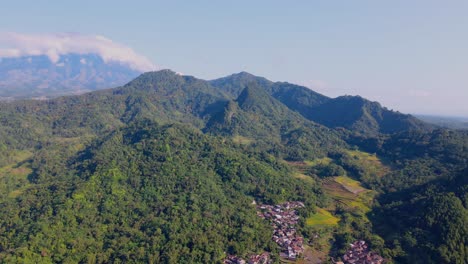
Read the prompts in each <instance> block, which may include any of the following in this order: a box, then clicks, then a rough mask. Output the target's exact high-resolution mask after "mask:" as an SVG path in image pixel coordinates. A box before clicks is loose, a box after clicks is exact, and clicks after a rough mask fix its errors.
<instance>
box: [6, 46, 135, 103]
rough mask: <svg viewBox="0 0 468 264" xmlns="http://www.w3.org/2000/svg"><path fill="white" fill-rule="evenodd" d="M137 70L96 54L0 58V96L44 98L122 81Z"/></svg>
mask: <svg viewBox="0 0 468 264" xmlns="http://www.w3.org/2000/svg"><path fill="white" fill-rule="evenodd" d="M139 74H141V72H139V71H137V70H134V69H132V68H130V67H129V66H127V65H125V64H123V63H119V62H115V61H107V62H106V61H104V60H103V58H102V57H100V56H99V55H97V54H84V55H81V54H73V53H70V54H66V55H61V56H60V58H59V60H58V61H57V62H55V63H54V62H52V61H51V60H50V59H49V57H47V56H46V55H39V56H24V57H18V58H1V59H0V100H1V99H3V100H12V99H28V98H36V99H44V98H51V97H57V96H61V95H70V94H81V93H84V92H89V91H94V90H97V89H103V88H109V87H116V86H120V85H123V84H125V83H127V82H129V81H130V80H132V79H134V78H135V77H137V76H138V75H139Z"/></svg>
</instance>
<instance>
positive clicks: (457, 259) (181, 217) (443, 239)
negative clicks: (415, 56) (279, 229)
mask: <svg viewBox="0 0 468 264" xmlns="http://www.w3.org/2000/svg"><path fill="white" fill-rule="evenodd" d="M467 148H468V133H467V132H466V131H461V130H458V131H457V130H449V129H442V128H437V127H435V126H432V125H427V124H426V123H424V122H422V121H420V120H418V119H416V118H414V117H412V116H410V115H404V114H401V113H398V112H394V111H390V110H388V109H385V108H383V107H382V106H380V104H378V103H375V102H370V101H367V100H365V99H363V98H360V97H338V98H335V99H332V98H328V97H326V96H323V95H320V94H318V93H316V92H314V91H312V90H310V89H307V88H305V87H301V86H297V85H293V84H289V83H282V82H276V83H275V82H271V81H269V80H267V79H264V78H261V77H257V76H253V75H251V74H248V73H240V74H235V75H231V76H228V77H225V78H221V79H218V80H213V81H204V80H200V79H197V78H194V77H191V76H182V75H178V74H176V73H174V72H171V71H169V70H163V71H159V72H151V73H145V74H143V75H141V76H140V77H138V78H137V79H135V80H133V81H131V82H130V83H128V84H127V85H125V86H122V87H118V88H115V89H108V90H102V91H97V92H92V93H88V94H84V95H80V96H69V97H61V98H57V99H53V100H47V101H14V102H10V103H5V102H3V103H0V149H1V150H2V151H1V152H0V190H1V191H0V204H1V205H0V206H1V208H2V209H0V215H1V217H0V230H1V232H0V261H1V262H5V263H18V262H21V263H25V262H26V263H28V262H43V263H50V262H54V263H55V262H64V263H70V262H71V263H108V262H116V263H119V262H120V263H135V262H148V263H221V262H222V260H223V259H224V258H225V257H226V256H227V255H229V254H236V255H239V256H248V255H249V254H259V253H261V252H263V251H268V252H271V253H272V254H271V255H272V256H273V261H275V262H278V261H279V259H278V257H277V256H278V250H279V249H278V246H277V245H276V244H275V243H274V242H273V241H272V240H271V232H272V231H271V227H270V225H269V224H268V223H267V222H265V221H262V219H261V218H259V217H258V216H257V214H256V210H255V206H254V205H252V203H253V202H254V201H255V203H264V204H271V205H273V204H278V203H282V202H286V201H302V202H304V203H305V208H303V209H301V210H300V212H299V214H300V217H301V220H300V221H299V227H298V228H299V230H300V232H301V234H302V235H303V236H304V237H305V239H306V241H307V243H308V244H309V246H310V247H311V248H315V249H317V250H322V251H324V252H325V250H326V252H327V253H326V254H329V255H330V256H331V257H333V258H334V259H341V257H342V253H343V252H344V251H345V250H346V248H347V247H348V246H349V243H351V242H353V241H354V240H359V239H365V240H366V241H367V242H368V243H369V245H370V246H371V247H372V249H373V250H374V251H376V252H378V253H379V254H381V255H382V256H383V257H384V258H386V259H387V260H388V261H394V262H395V263H467V262H468V261H467V258H468V250H467V241H466V237H467V230H466V226H468V224H467V197H468V194H467V190H468V186H467V179H468V175H467V161H468V150H467ZM346 199H348V200H346ZM320 217H321V218H320ZM324 217H327V219H328V220H330V221H331V223H332V224H330V223H328V222H326V221H325V222H326V223H327V224H318V225H317V224H314V223H316V222H317V221H318V220H320V221H322V220H323V218H324ZM314 221H315V222H314ZM321 241H325V242H324V243H322V242H321Z"/></svg>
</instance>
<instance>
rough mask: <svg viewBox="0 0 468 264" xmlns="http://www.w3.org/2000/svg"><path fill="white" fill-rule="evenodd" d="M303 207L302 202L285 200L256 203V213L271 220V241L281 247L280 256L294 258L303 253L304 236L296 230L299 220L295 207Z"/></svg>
mask: <svg viewBox="0 0 468 264" xmlns="http://www.w3.org/2000/svg"><path fill="white" fill-rule="evenodd" d="M301 207H304V204H303V203H302V202H286V203H283V204H279V205H257V210H258V211H257V215H258V216H260V217H261V218H263V219H267V220H270V221H271V225H272V227H273V230H274V231H273V237H272V238H273V241H275V242H276V243H277V244H278V245H279V246H280V247H281V253H280V257H282V258H284V259H289V260H296V259H297V258H298V257H299V256H300V255H302V254H303V253H304V238H303V237H301V236H299V235H298V234H297V231H296V227H295V226H296V224H297V222H298V221H299V216H298V215H297V212H296V210H294V209H296V208H301Z"/></svg>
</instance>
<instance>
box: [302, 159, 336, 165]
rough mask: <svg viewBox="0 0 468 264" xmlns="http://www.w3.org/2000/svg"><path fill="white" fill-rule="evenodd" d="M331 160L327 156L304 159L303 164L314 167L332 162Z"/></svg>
mask: <svg viewBox="0 0 468 264" xmlns="http://www.w3.org/2000/svg"><path fill="white" fill-rule="evenodd" d="M332 161H333V160H332V159H331V158H329V157H324V158H320V159H314V160H306V161H304V163H305V164H307V165H308V166H310V167H314V166H317V165H328V164H330V163H331V162H332Z"/></svg>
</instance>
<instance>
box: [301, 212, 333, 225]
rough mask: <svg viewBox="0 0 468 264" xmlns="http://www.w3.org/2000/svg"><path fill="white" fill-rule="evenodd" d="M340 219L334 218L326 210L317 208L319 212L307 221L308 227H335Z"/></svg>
mask: <svg viewBox="0 0 468 264" xmlns="http://www.w3.org/2000/svg"><path fill="white" fill-rule="evenodd" d="M339 220H340V219H338V218H336V217H335V216H333V215H332V214H331V213H330V212H328V211H327V210H325V209H322V208H317V212H316V213H315V214H313V215H311V216H310V217H309V218H307V220H306V224H307V225H308V226H334V225H337V224H338V221H339Z"/></svg>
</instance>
